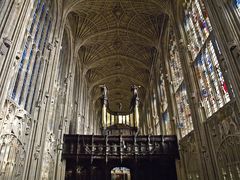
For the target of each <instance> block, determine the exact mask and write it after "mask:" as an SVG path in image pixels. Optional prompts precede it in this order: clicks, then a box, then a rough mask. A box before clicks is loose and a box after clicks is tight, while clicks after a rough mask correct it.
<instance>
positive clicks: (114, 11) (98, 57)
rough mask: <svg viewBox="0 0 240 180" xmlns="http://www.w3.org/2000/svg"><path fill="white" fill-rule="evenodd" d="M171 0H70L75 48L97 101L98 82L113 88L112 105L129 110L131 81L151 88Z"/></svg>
mask: <svg viewBox="0 0 240 180" xmlns="http://www.w3.org/2000/svg"><path fill="white" fill-rule="evenodd" d="M168 5H169V1H168V0H158V1H157V0H95V1H93V0H85V1H80V0H78V1H76V0H69V1H66V7H67V11H69V13H68V21H69V25H70V27H71V30H72V32H73V35H74V38H75V47H76V50H77V51H76V52H77V54H78V57H79V61H80V63H81V64H82V66H83V71H84V75H85V76H86V79H87V81H88V83H89V90H90V93H91V95H92V97H93V100H94V102H97V100H98V99H99V97H100V96H101V94H100V90H99V85H100V84H106V85H107V87H108V89H109V103H110V108H111V109H112V110H114V111H119V104H120V103H121V104H122V108H123V109H122V110H121V111H128V108H129V103H130V99H131V97H132V94H131V91H130V87H131V85H133V84H135V85H139V86H141V88H140V90H139V94H140V98H141V99H143V98H144V96H145V93H146V89H147V87H148V86H149V78H150V77H149V76H150V71H151V67H152V62H153V59H154V57H155V56H156V53H157V51H158V49H159V46H160V39H161V37H162V32H163V27H164V26H165V24H166V21H167V15H166V14H167V10H168V9H169V8H168Z"/></svg>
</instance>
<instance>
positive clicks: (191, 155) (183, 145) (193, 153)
mask: <svg viewBox="0 0 240 180" xmlns="http://www.w3.org/2000/svg"><path fill="white" fill-rule="evenodd" d="M179 146H180V153H181V155H182V157H183V159H184V160H183V162H184V163H185V166H186V172H187V178H188V179H198V178H199V176H200V175H199V174H200V172H199V169H200V168H199V167H198V164H197V162H198V161H199V159H198V155H197V146H196V140H195V138H194V133H193V131H192V132H191V133H189V134H188V135H187V136H185V137H184V138H183V139H182V140H180V142H179Z"/></svg>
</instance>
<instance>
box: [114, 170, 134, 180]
mask: <svg viewBox="0 0 240 180" xmlns="http://www.w3.org/2000/svg"><path fill="white" fill-rule="evenodd" d="M111 180H131V172H130V169H128V168H126V167H115V168H113V169H112V170H111Z"/></svg>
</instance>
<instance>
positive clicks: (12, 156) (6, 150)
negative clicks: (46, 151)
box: [0, 100, 32, 179]
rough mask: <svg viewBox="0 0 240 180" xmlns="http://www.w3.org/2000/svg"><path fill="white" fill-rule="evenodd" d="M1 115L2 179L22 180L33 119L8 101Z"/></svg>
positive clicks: (0, 153) (0, 174) (0, 173)
mask: <svg viewBox="0 0 240 180" xmlns="http://www.w3.org/2000/svg"><path fill="white" fill-rule="evenodd" d="M0 114H1V115H0V128H1V131H0V164H1V165H0V167H1V169H0V179H2V178H3V179H7V178H12V177H14V179H21V176H22V173H23V172H22V171H23V166H24V163H25V160H26V158H25V157H26V153H27V152H26V150H27V148H28V144H29V138H30V133H31V127H32V122H31V118H30V117H29V116H28V115H27V113H26V111H25V110H23V109H21V108H20V107H18V106H17V105H15V104H14V103H13V102H12V101H11V100H6V102H5V104H4V107H3V109H2V111H1V112H0Z"/></svg>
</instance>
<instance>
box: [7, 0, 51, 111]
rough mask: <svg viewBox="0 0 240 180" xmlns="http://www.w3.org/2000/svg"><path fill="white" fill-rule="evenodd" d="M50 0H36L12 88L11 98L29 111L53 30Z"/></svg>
mask: <svg viewBox="0 0 240 180" xmlns="http://www.w3.org/2000/svg"><path fill="white" fill-rule="evenodd" d="M50 2H51V1H46V0H37V1H35V4H34V8H33V10H32V14H31V18H30V21H29V25H28V28H27V29H26V38H25V40H24V41H23V43H22V44H23V45H22V47H23V48H22V49H23V53H22V56H21V59H20V63H19V67H18V71H17V74H16V76H15V78H14V80H13V82H12V89H11V90H10V95H11V98H12V99H13V100H15V101H16V102H17V103H18V104H19V105H20V106H22V107H23V108H24V109H25V110H27V111H29V112H31V111H32V106H33V101H34V97H35V96H36V93H37V89H38V88H39V84H40V74H41V71H42V69H43V64H44V56H45V49H46V45H47V41H48V37H49V32H50V30H51V14H50V11H49V9H50V8H51V4H50Z"/></svg>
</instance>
